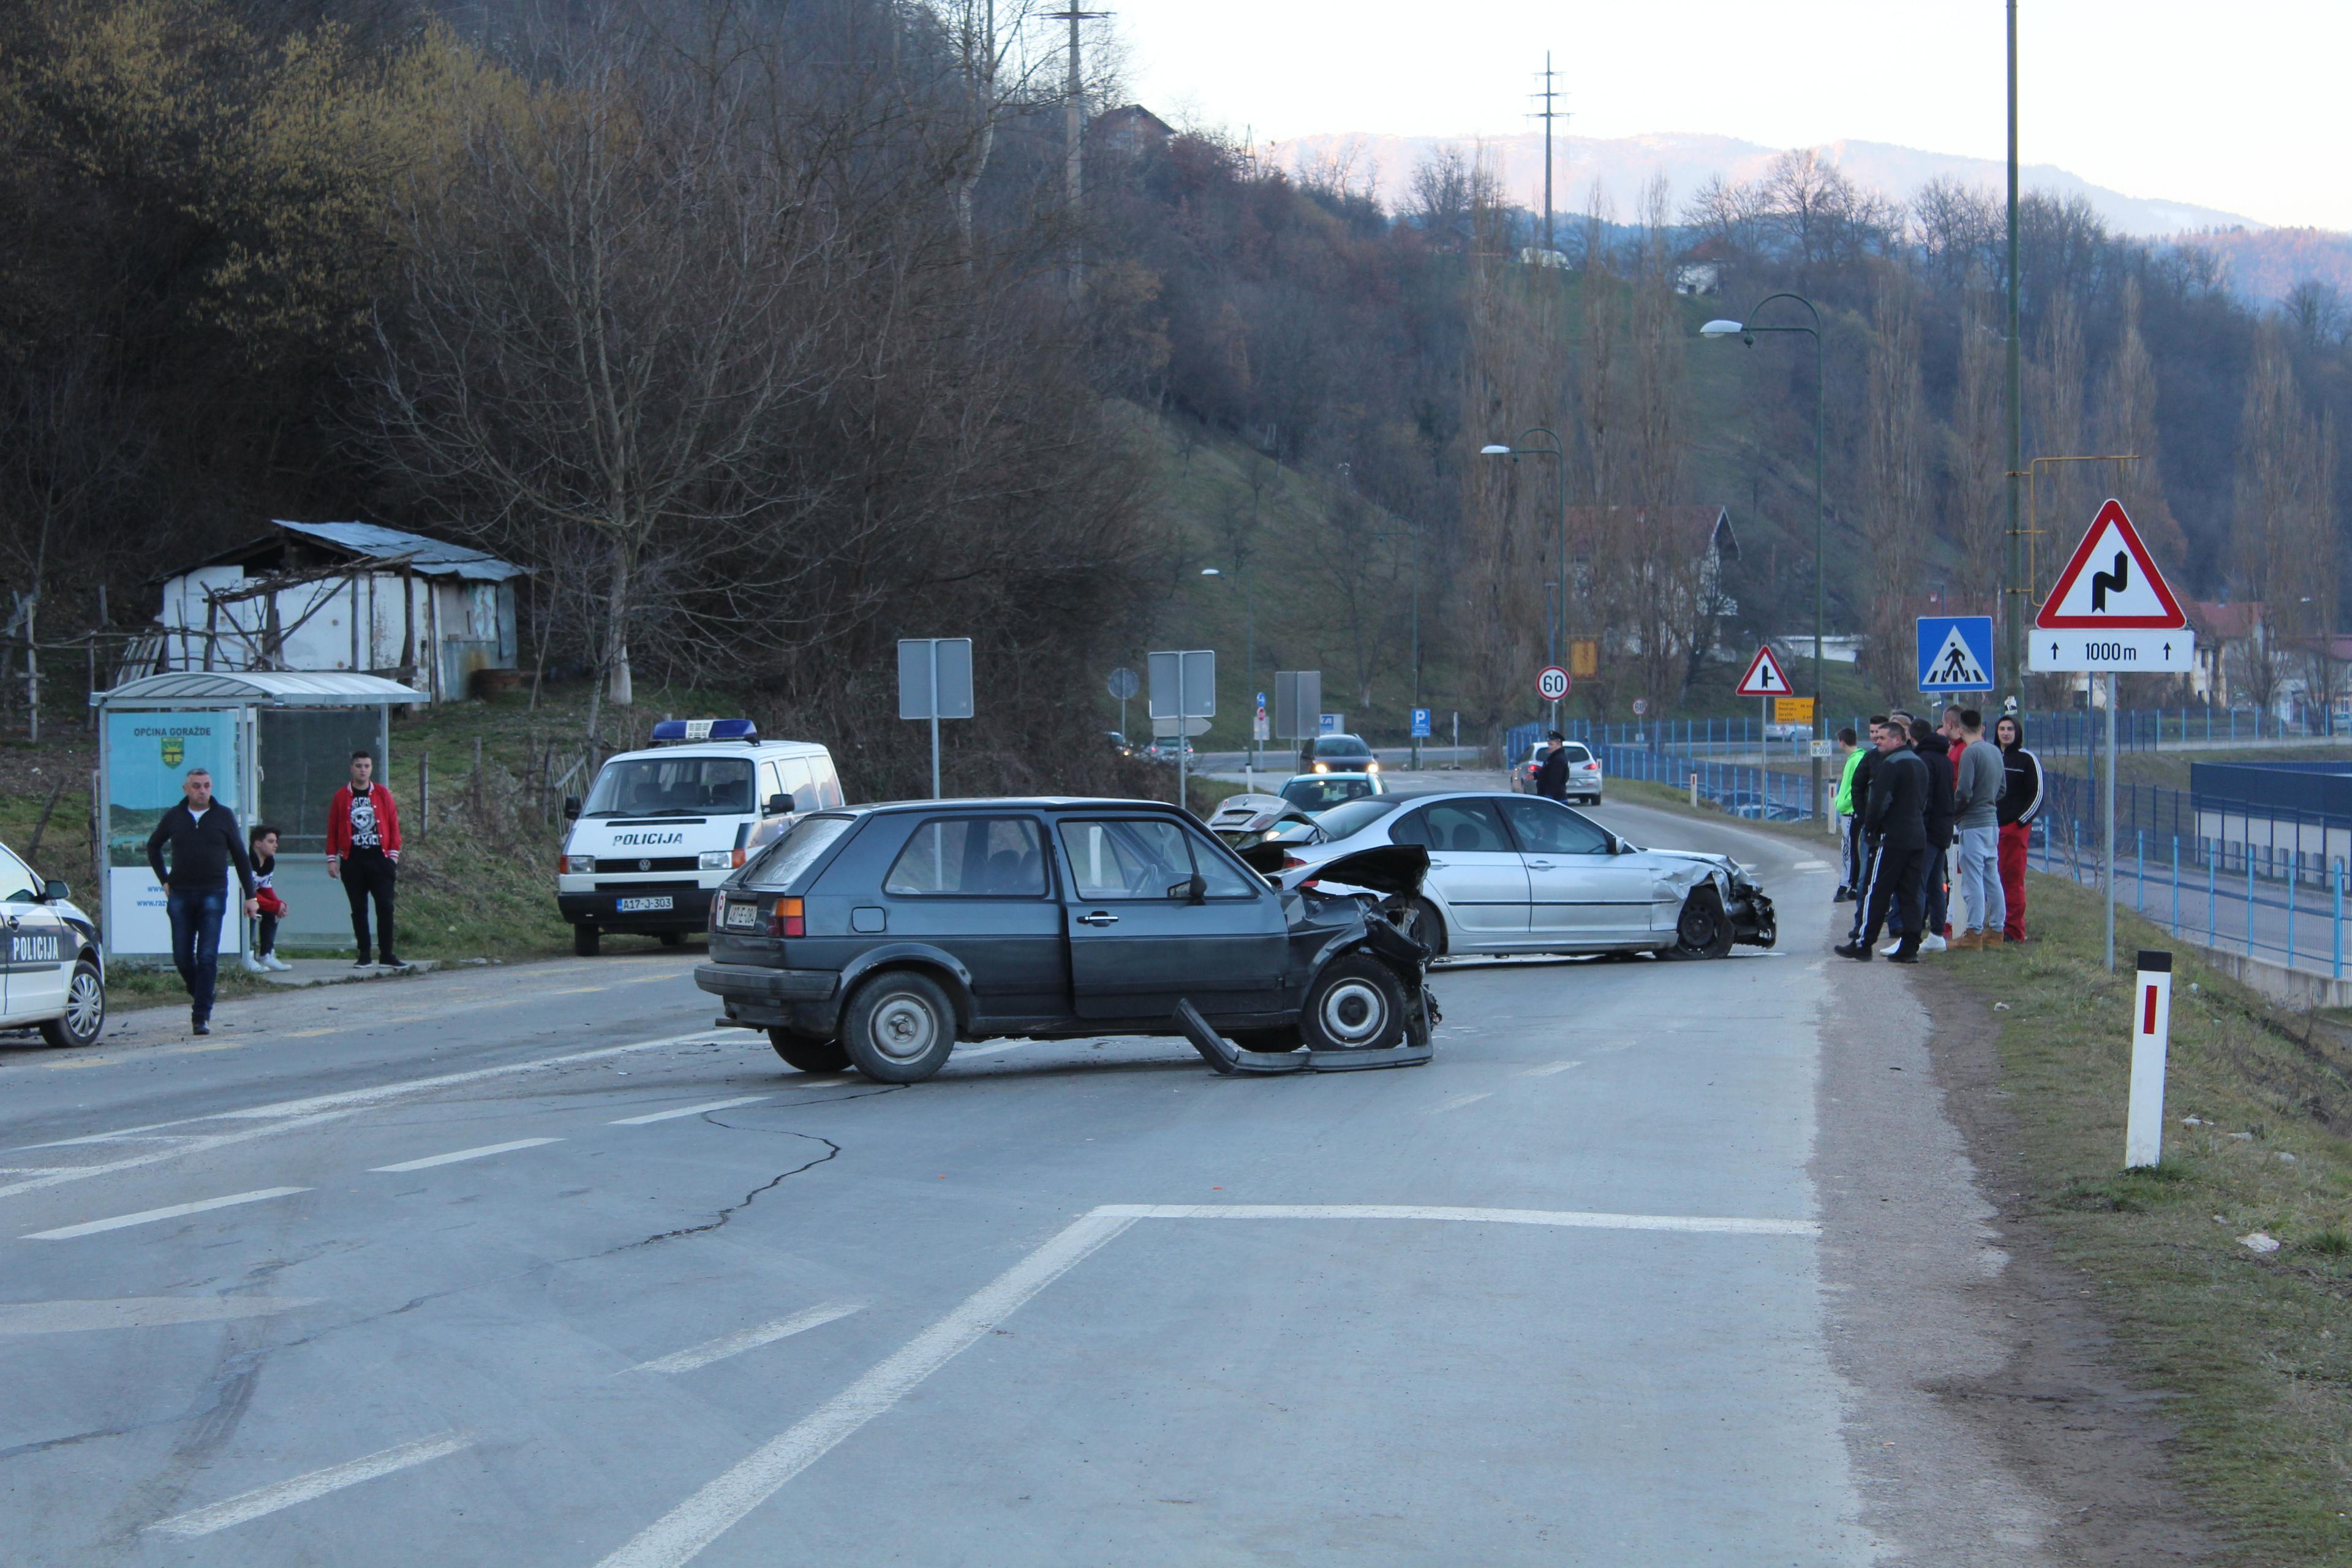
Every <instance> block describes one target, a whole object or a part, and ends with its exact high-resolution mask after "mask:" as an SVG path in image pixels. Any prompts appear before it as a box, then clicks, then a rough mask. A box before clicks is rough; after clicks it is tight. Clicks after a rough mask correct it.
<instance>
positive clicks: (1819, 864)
mask: <svg viewBox="0 0 2352 1568" xmlns="http://www.w3.org/2000/svg"><path fill="white" fill-rule="evenodd" d="M1829 868H1830V863H1829V862H1828V861H1826V860H1799V861H1797V862H1796V863H1795V864H1793V865H1791V866H1790V868H1789V869H1790V870H1791V871H1826V870H1828V869H1829Z"/></svg>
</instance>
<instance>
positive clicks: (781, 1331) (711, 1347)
mask: <svg viewBox="0 0 2352 1568" xmlns="http://www.w3.org/2000/svg"><path fill="white" fill-rule="evenodd" d="M863 1310H865V1308H864V1305H863V1304H862V1303H851V1304H850V1305H847V1306H839V1307H811V1308H810V1309H809V1310H807V1311H805V1312H795V1313H794V1314H793V1316H791V1317H789V1318H778V1319H777V1320H776V1321H773V1322H771V1323H761V1324H760V1325H759V1326H758V1327H757V1328H751V1329H738V1330H737V1331H735V1332H733V1333H731V1334H721V1335H719V1337H718V1338H717V1339H715V1340H705V1341H704V1342H702V1343H700V1344H698V1345H692V1346H689V1347H688V1348H687V1349H685V1350H682V1351H673V1352H670V1353H669V1354H668V1355H666V1356H656V1358H655V1359H654V1360H652V1361H648V1362H640V1363H637V1364H636V1365H635V1366H633V1367H631V1368H630V1369H629V1370H630V1371H631V1372H692V1371H693V1370H694V1369H695V1368H696V1367H698V1366H709V1364H710V1363H712V1362H714V1361H724V1360H726V1359H727V1358H728V1357H729V1356H730V1355H740V1354H742V1353H743V1352H745V1351H755V1350H758V1349H759V1348H760V1347H761V1345H766V1344H773V1343H774V1342H776V1341H778V1340H785V1339H790V1338H792V1336H793V1335H794V1334H804V1333H806V1332H808V1331H809V1330H811V1329H814V1328H818V1327H821V1326H823V1325H824V1324H826V1323H829V1322H832V1321H834V1320H835V1318H845V1317H847V1316H849V1314H850V1313H852V1312H858V1311H863Z"/></svg>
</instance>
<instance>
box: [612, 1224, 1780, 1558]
mask: <svg viewBox="0 0 2352 1568" xmlns="http://www.w3.org/2000/svg"><path fill="white" fill-rule="evenodd" d="M1142 1219H1414V1220H1446V1221H1463V1222H1467V1223H1474V1224H1478V1223H1483V1224H1494V1225H1522V1226H1560V1227H1566V1228H1579V1229H1597V1230H1655V1231H1684V1232H1691V1231H1711V1232H1720V1233H1726V1234H1730V1235H1748V1236H1818V1235H1820V1234H1821V1226H1818V1225H1816V1224H1814V1223H1813V1222H1812V1221H1811V1220H1801V1219H1742V1218H1717V1217H1713V1216H1706V1215H1642V1214H1599V1213H1586V1212H1581V1211H1577V1210H1561V1209H1478V1208H1444V1207H1431V1206H1425V1205H1391V1204H1105V1205H1102V1206H1100V1207H1098V1208H1096V1209H1093V1210H1091V1211H1089V1212H1088V1213H1087V1214H1084V1215H1079V1216H1078V1217H1077V1218H1076V1219H1075V1220H1073V1221H1071V1222H1070V1223H1069V1224H1068V1225H1067V1226H1064V1227H1063V1228H1062V1229H1061V1230H1060V1231H1058V1232H1056V1233H1055V1235H1054V1236H1053V1237H1051V1238H1049V1239H1048V1240H1047V1241H1046V1242H1045V1244H1044V1245H1043V1246H1041V1247H1038V1248H1037V1249H1036V1250H1035V1251H1034V1252H1032V1253H1031V1254H1029V1256H1028V1257H1026V1258H1023V1259H1022V1260H1021V1261H1020V1262H1018V1263H1016V1264H1014V1265H1013V1267H1012V1268H1008V1269H1006V1270H1005V1271H1004V1272H1003V1273H1002V1274H1000V1275H998V1276H997V1277H996V1278H995V1279H992V1280H990V1281H989V1282H988V1283H987V1284H985V1285H983V1286H982V1287H981V1288H980V1289H977V1290H975V1291H973V1292H972V1293H971V1295H970V1296H967V1297H965V1298H964V1300H962V1301H961V1303H960V1304H958V1305H957V1306H956V1307H955V1309H954V1310H951V1311H950V1312H949V1313H948V1315H947V1316H945V1317H943V1318H941V1319H940V1321H937V1322H935V1323H933V1324H932V1325H931V1326H930V1327H929V1328H928V1329H925V1330H924V1331H922V1332H921V1333H919V1334H918V1335H916V1336H915V1337H914V1338H913V1339H912V1340H910V1341H908V1342H907V1344H906V1345H905V1346H904V1347H903V1348H901V1349H900V1350H898V1352H895V1353H894V1354H892V1355H889V1356H887V1357H886V1358H884V1359H883V1360H882V1361H881V1362H879V1363H877V1364H876V1365H875V1366H874V1368H873V1369H872V1370H871V1371H869V1372H867V1373H866V1375H865V1376H863V1377H861V1378H859V1379H858V1380H857V1381H856V1382H855V1383H853V1384H850V1385H849V1386H848V1387H847V1388H845V1389H843V1390H842V1391H841V1392H840V1393H839V1394H835V1395H834V1396H833V1397H832V1398H831V1399H828V1400H826V1401H825V1402H824V1404H823V1405H819V1406H817V1408H816V1409H815V1410H814V1411H813V1412H811V1413H810V1414H809V1415H806V1416H804V1417H803V1418H802V1419H801V1420H800V1421H798V1422H797V1423H795V1424H794V1425H793V1426H790V1427H787V1428H786V1429H785V1430H784V1431H782V1432H780V1433H778V1434H777V1435H776V1436H774V1437H772V1438H771V1439H769V1440H768V1441H767V1442H766V1443H763V1444H761V1446H760V1447H757V1448H755V1449H753V1450H752V1451H751V1453H750V1454H748V1455H746V1456H745V1457H744V1458H742V1459H741V1460H740V1461H738V1462H737V1463H736V1464H735V1465H734V1466H733V1467H732V1468H730V1469H729V1470H727V1471H726V1472H725V1473H724V1474H722V1475H720V1476H719V1477H718V1478H716V1479H713V1480H711V1481H709V1483H707V1484H706V1485H704V1486H703V1487H702V1488H701V1489H699V1490H698V1491H696V1492H695V1493H694V1495H693V1496H691V1497H689V1498H688V1499H687V1500H685V1501H684V1502H682V1503H680V1504H678V1505H677V1507H676V1508H674V1509H672V1510H670V1511H669V1512H667V1513H666V1514H664V1515H663V1516H662V1517H661V1518H659V1519H657V1520H656V1521H654V1522H653V1523H652V1524H650V1525H647V1526H646V1528H645V1529H644V1530H642V1531H639V1532H638V1533H637V1534H636V1536H635V1538H633V1539H632V1540H630V1541H629V1542H628V1543H627V1544H625V1545H624V1546H623V1547H621V1548H620V1550H618V1551H616V1552H613V1553H612V1554H611V1555H610V1556H607V1557H606V1558H604V1561H603V1562H602V1563H599V1564H598V1565H597V1568H683V1565H684V1564H685V1563H689V1562H691V1561H693V1559H694V1558H695V1557H696V1556H697V1555H698V1554H699V1553H700V1552H701V1551H702V1549H703V1548H704V1547H706V1546H709V1544H710V1543H711V1542H714V1541H716V1540H718V1539H719V1537H720V1536H721V1535H724V1534H725V1533H727V1531H729V1530H730V1529H732V1528H734V1526H735V1525H736V1524H737V1523H738V1522H739V1521H741V1520H742V1519H743V1517H744V1516H745V1515H747V1514H749V1513H750V1512H751V1510H753V1509H756V1508H758V1507H759V1506H760V1505H761V1503H763V1502H765V1501H767V1500H768V1499H770V1498H771V1497H773V1496H774V1495H775V1494H776V1492H777V1491H778V1489H781V1488H782V1486H783V1485H784V1483H785V1482H787V1481H789V1480H791V1479H793V1477H794V1476H797V1475H799V1474H800V1473H801V1472H802V1471H803V1470H805V1469H807V1468H809V1467H810V1466H811V1465H814V1464H815V1463H816V1462H817V1461H818V1460H819V1459H821V1458H824V1456H825V1455H826V1454H827V1453H829V1452H831V1451H832V1450H833V1449H834V1448H835V1447H837V1446H838V1445H839V1444H840V1443H841V1442H842V1441H843V1440H844V1439H845V1438H847V1437H849V1436H851V1435H853V1434H854V1433H856V1431H857V1429H858V1428H859V1427H861V1426H865V1425H866V1423H867V1422H869V1421H871V1420H873V1419H875V1417H877V1416H878V1415H885V1414H887V1412H888V1411H889V1410H890V1408H891V1406H893V1405H897V1404H898V1401H900V1400H901V1399H903V1398H905V1397H906V1396H907V1395H908V1394H909V1393H911V1392H913V1390H914V1389H915V1387H916V1385H918V1384H920V1383H921V1382H922V1381H923V1380H924V1379H925V1378H927V1377H929V1376H930V1375H931V1373H935V1372H937V1371H939V1369H940V1368H941V1367H943V1366H945V1365H946V1364H947V1363H949V1362H950V1361H952V1360H953V1359H955V1357H956V1356H957V1355H958V1354H959V1353H961V1352H962V1351H964V1350H965V1349H967V1348H968V1347H970V1346H971V1345H972V1344H974V1343H976V1342H979V1341H980V1340H981V1339H982V1338H983V1337H984V1336H986V1335H987V1334H989V1333H990V1332H992V1331H994V1330H995V1329H996V1328H997V1326H998V1325H999V1324H1001V1323H1003V1321H1005V1320H1006V1319H1007V1318H1010V1317H1011V1316H1012V1315H1013V1313H1015V1312H1017V1311H1019V1310H1021V1308H1022V1307H1023V1306H1024V1305H1025V1304H1026V1303H1027V1302H1028V1301H1029V1300H1030V1299H1031V1298H1032V1297H1034V1296H1035V1295H1036V1294H1037V1292H1039V1291H1040V1290H1043V1289H1045V1287H1046V1286H1048V1285H1051V1284H1052V1283H1053V1282H1054V1281H1055V1280H1056V1279H1060V1278H1061V1277H1062V1276H1063V1275H1065V1274H1066V1273H1068V1272H1069V1271H1070V1270H1071V1269H1072V1268H1076V1266H1077V1265H1078V1264H1079V1263H1081V1262H1083V1261H1085V1259H1086V1258H1087V1256H1088V1255H1090V1254H1092V1253H1093V1252H1095V1251H1096V1250H1097V1248H1099V1247H1102V1246H1103V1245H1104V1244H1106V1243H1108V1242H1109V1241H1112V1240H1114V1239H1116V1238H1117V1237H1118V1236H1119V1234H1120V1233H1121V1232H1123V1231H1125V1230H1126V1229H1127V1228H1128V1226H1131V1225H1133V1224H1135V1222H1136V1221H1138V1220H1142Z"/></svg>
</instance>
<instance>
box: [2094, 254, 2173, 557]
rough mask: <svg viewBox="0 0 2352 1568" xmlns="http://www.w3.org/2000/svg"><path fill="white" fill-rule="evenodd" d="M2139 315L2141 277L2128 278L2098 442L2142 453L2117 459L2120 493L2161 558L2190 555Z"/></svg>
mask: <svg viewBox="0 0 2352 1568" xmlns="http://www.w3.org/2000/svg"><path fill="white" fill-rule="evenodd" d="M2139 319H2140V289H2139V279H2137V278H2126V279H2124V308H2123V326H2122V330H2121V331H2120V333H2119V334H2118V336H2117V337H2116V357H2115V358H2114V360H2113V361H2111V362H2110V363H2109V364H2108V365H2107V374H2106V377H2105V382H2104V384H2102V386H2101V388H2100V397H2099V417H2098V429H2099V440H2098V445H2099V449H2100V450H2101V451H2102V452H2114V453H2118V454H2121V453H2126V452H2128V453H2136V454H2137V456H2138V458H2139V460H2138V461H2137V462H2135V463H2119V464H2117V465H2116V468H2117V470H2118V471H2117V472H2116V478H2115V484H2116V500H2120V501H2122V502H2123V503H2124V510H2126V511H2127V512H2129V513H2130V514H2131V520H2132V524H2133V526H2134V527H2136V528H2137V529H2138V530H2139V534H2140V537H2141V538H2142V539H2145V540H2147V542H2148V544H2149V546H2150V547H2151V548H2152V549H2154V550H2155V551H2156V552H2157V556H2158V559H2159V560H2163V561H2185V558H2186V556H2187V555H2188V553H2189V542H2188V539H2187V537H2186V536H2185V535H2184V534H2182V532H2181V531H2180V523H2179V520H2178V519H2176V518H2175V517H2174V516H2173V515H2172V508H2171V506H2170V505H2169V504H2168V502H2167V501H2166V500H2165V498H2164V465H2163V461H2162V458H2161V456H2160V454H2159V452H2158V447H2159V444H2160V443H2159V441H2158V436H2157V427H2156V362H2155V361H2154V360H2153V359H2152V358H2150V357H2149V354H2148V352H2147V338H2145V337H2144V336H2142V335H2141V333H2140V328H2139Z"/></svg>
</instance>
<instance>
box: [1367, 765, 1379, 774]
mask: <svg viewBox="0 0 2352 1568" xmlns="http://www.w3.org/2000/svg"><path fill="white" fill-rule="evenodd" d="M1364 771H1365V772H1366V773H1379V772H1380V771H1381V764H1380V763H1365V764H1364Z"/></svg>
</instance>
